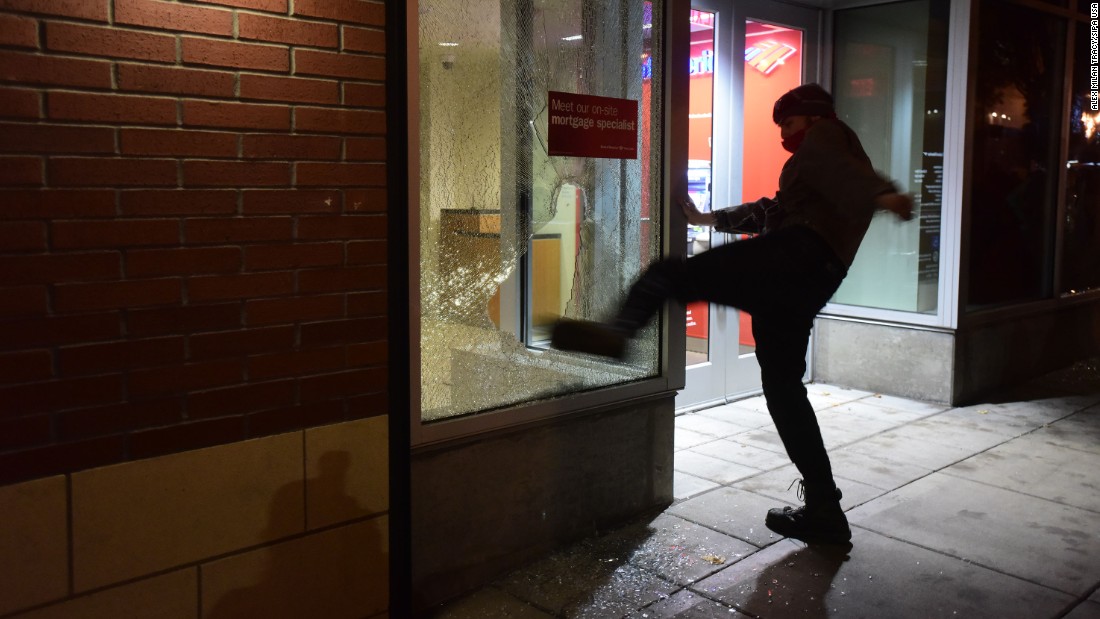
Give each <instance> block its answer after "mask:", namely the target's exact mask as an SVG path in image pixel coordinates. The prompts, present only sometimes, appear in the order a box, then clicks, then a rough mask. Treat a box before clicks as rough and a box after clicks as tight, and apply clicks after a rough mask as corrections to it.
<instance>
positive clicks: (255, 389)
mask: <svg viewBox="0 0 1100 619" xmlns="http://www.w3.org/2000/svg"><path fill="white" fill-rule="evenodd" d="M294 392H295V388H294V381H292V380H282V381H271V382H264V383H258V384H247V385H235V386H233V387H224V388H221V389H212V390H209V391H199V392H192V393H189V394H188V395H187V416H188V417H190V418H192V419H208V418H211V417H222V416H225V415H239V414H241V413H248V412H252V411H258V410H264V409H269V408H279V407H283V406H286V405H288V404H291V403H293V401H294Z"/></svg>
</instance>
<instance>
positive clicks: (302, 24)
mask: <svg viewBox="0 0 1100 619" xmlns="http://www.w3.org/2000/svg"><path fill="white" fill-rule="evenodd" d="M237 32H238V36H240V37H241V38H242V39H252V40H256V41H270V42H273V43H286V44H288V45H306V46H309V47H333V48H334V47H336V46H337V44H338V43H339V41H340V31H339V29H338V26H337V25H336V24H322V23H317V22H307V21H302V20H300V19H286V18H283V17H272V16H268V15H256V14H253V13H241V14H239V15H238V16H237Z"/></svg>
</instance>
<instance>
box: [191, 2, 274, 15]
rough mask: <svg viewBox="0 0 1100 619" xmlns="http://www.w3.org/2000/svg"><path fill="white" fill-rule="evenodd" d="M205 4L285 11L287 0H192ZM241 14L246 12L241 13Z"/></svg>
mask: <svg viewBox="0 0 1100 619" xmlns="http://www.w3.org/2000/svg"><path fill="white" fill-rule="evenodd" d="M193 1H194V2H202V3H206V4H219V5H222V6H234V7H238V8H242V9H255V10H257V11H269V12H272V13H286V11H287V0H193ZM240 15H241V16H243V15H247V13H241V14H240Z"/></svg>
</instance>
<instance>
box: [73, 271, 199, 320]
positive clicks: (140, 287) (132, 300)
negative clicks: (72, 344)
mask: <svg viewBox="0 0 1100 619" xmlns="http://www.w3.org/2000/svg"><path fill="white" fill-rule="evenodd" d="M182 294H183V293H182V285H181V281H180V280H179V279H178V278H171V279H145V280H130V281H124V282H104V283H92V284H59V285H57V286H55V287H54V309H56V310H57V311H59V312H83V311H88V310H97V309H114V308H118V309H126V308H133V307H147V306H150V305H178V304H179V303H180V302H181V301H182V299H183V296H182Z"/></svg>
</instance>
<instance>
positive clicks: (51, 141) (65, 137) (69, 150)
mask: <svg viewBox="0 0 1100 619" xmlns="http://www.w3.org/2000/svg"><path fill="white" fill-rule="evenodd" d="M0 135H3V136H4V140H3V141H2V142H0V152H12V153H44V154H45V153H51V154H75V153H101V154H114V152H115V130H114V129H111V128H109V127H74V126H71V125H43V124H33V125H28V124H18V123H0Z"/></svg>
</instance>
